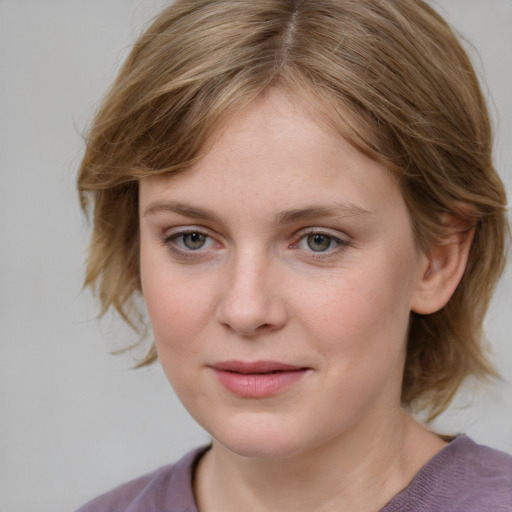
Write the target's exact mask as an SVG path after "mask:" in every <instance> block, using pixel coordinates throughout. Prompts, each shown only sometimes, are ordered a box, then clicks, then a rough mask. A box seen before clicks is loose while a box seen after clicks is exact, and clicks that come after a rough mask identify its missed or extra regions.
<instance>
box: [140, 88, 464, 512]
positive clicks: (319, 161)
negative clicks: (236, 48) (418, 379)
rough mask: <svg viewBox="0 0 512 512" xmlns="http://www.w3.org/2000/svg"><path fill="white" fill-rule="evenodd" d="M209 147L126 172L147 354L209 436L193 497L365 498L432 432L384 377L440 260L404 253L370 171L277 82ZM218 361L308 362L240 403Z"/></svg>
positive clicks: (374, 171)
mask: <svg viewBox="0 0 512 512" xmlns="http://www.w3.org/2000/svg"><path fill="white" fill-rule="evenodd" d="M210 147H211V149H210V150H209V151H208V153H207V154H206V156H205V157H204V158H203V159H202V160H201V161H199V163H197V164H196V165H195V166H194V167H192V168H191V169H189V170H187V171H186V172H184V173H182V174H179V175H177V176H160V177H156V178H148V179H145V180H143V181H142V182H141V183H140V244H141V245H140V256H141V262H140V269H141V281H142V288H143V294H144V297H145V300H146V303H147V308H148V312H149V316H150V319H151V323H152V327H153V333H154V336H155V341H156V346H157V351H158V354H159V359H160V361H161V364H162V366H163V369H164V371H165V373H166V375H167V377H168V379H169V381H170V383H171V384H172V386H173V388H174V389H175V391H176V393H177V394H178V396H179V397H180V399H181V400H182V402H183V404H184V405H185V407H186V408H187V409H188V411H189V412H190V413H191V414H192V416H193V417H194V418H195V419H196V420H197V421H198V422H199V423H200V424H201V425H202V426H203V427H204V428H205V429H206V430H207V431H208V432H209V433H210V434H211V436H212V437H213V445H212V448H211V449H210V451H208V452H207V454H206V455H205V456H204V457H203V458H202V459H201V462H200V464H199V467H198V469H197V471H196V475H195V482H194V485H195V493H196V499H197V502H198V505H199V508H200V510H201V511H202V512H208V511H215V510H223V511H226V512H228V511H231V510H233V511H235V510H237V511H239V510H257V511H260V510H261V511H266V510H274V511H275V510H280V511H287V510H293V511H300V510H313V509H314V510H325V511H328V510H351V511H359V510H360V511H363V510H378V509H379V508H381V507H382V506H384V504H385V503H386V502H387V501H388V500H389V499H390V498H392V496H394V495H395V494H396V493H397V492H399V491H400V490H401V489H403V488H404V487H405V486H406V485H407V483H408V482H409V481H410V480H411V479H412V478H413V476H414V475H415V473H416V472H417V471H418V470H419V469H420V468H421V466H422V465H424V464H425V463H426V462H427V461H428V460H429V459H430V458H431V457H432V456H433V455H434V454H435V453H437V452H438V451H439V450H440V449H442V448H443V446H444V444H445V443H444V442H443V441H441V439H440V438H438V437H437V436H435V435H434V434H432V433H431V432H429V431H427V430H426V429H424V428H423V427H422V426H420V425H419V424H417V423H416V422H415V421H414V420H413V419H412V418H410V417H409V416H408V415H407V414H405V413H404V412H403V410H402V409H401V406H400V388H401V379H402V373H403V365H404V358H405V346H406V339H407V332H408V323H409V316H410V312H411V310H415V311H422V312H425V311H430V310H432V309H435V308H437V307H439V304H441V303H443V302H445V301H446V300H448V298H449V295H450V293H451V292H450V290H449V289H447V286H446V285H445V286H444V287H443V286H441V285H439V283H441V284H443V283H444V282H447V281H448V280H447V279H444V280H443V279H442V277H436V276H437V274H438V273H439V272H438V269H439V268H445V267H447V265H448V263H447V262H449V261H451V260H450V258H449V257H448V256H447V255H446V254H443V255H441V256H440V258H439V261H438V262H436V264H435V265H434V264H433V260H432V256H427V255H425V254H423V253H421V252H420V251H419V250H418V249H417V247H416V245H415V241H414V238H413V234H412V230H411V223H410V218H409V214H408V211H407V208H406V206H405V203H404V201H403V198H402V196H401V194H400V191H399V189H398V186H397V184H396V182H395V180H394V179H393V178H392V176H391V175H390V174H389V173H388V172H387V171H386V169H384V168H383V167H382V166H381V165H379V164H378V163H376V162H374V161H372V160H370V159H368V158H367V157H365V156H364V155H362V154H360V153H358V152H357V151H356V150H355V149H354V148H353V147H351V146H350V145H349V144H348V143H347V142H346V141H344V140H341V139H340V138H338V137H336V136H334V135H332V134H330V133H328V132H327V131H325V130H324V129H323V128H322V127H321V126H320V124H319V123H317V122H316V120H315V118H314V116H313V115H311V114H309V113H307V112H305V111H303V110H302V109H301V108H299V107H298V106H297V105H296V104H295V103H294V102H293V101H292V100H288V99H286V98H285V97H284V96H283V95H281V94H279V93H277V92H275V93H273V94H271V95H269V96H268V97H266V98H262V99H259V100H257V101H255V102H254V103H252V104H251V105H250V106H248V107H247V108H246V109H245V110H243V111H242V112H240V113H239V114H238V115H237V116H236V117H235V118H234V119H232V120H230V121H229V122H228V123H227V124H226V125H225V126H224V127H223V129H222V130H219V131H218V135H217V138H216V139H214V140H212V141H210ZM306 210H307V211H306ZM183 233H185V234H183ZM191 233H192V234H191ZM315 234H316V235H317V238H314V235H315ZM318 236H320V238H318ZM308 237H309V238H308ZM201 244H203V245H201ZM319 249H320V250H319ZM439 262H440V263H439ZM459 266H460V265H459ZM457 268H458V267H457ZM436 279H437V281H436ZM456 280H457V275H455V276H454V277H453V281H454V282H455V281H456ZM450 282H451V281H450ZM432 283H434V284H435V283H437V284H438V286H437V287H435V286H434V285H433V284H432ZM429 286H430V288H429ZM450 286H451V285H450ZM226 360H238V361H260V360H272V361H279V362H281V363H287V364H291V365H296V366H299V367H301V368H307V371H305V372H304V375H303V376H302V377H301V378H300V379H299V380H298V381H297V382H295V383H294V384H292V385H291V386H288V387H286V388H284V389H282V390H281V391H279V392H278V393H276V394H274V395H272V396H269V397H264V398H246V397H240V396H238V395H236V394H233V393H231V392H230V391H228V390H227V389H226V388H225V387H223V386H222V385H221V384H220V383H219V379H218V378H217V375H216V373H215V371H213V370H212V368H211V366H212V365H214V364H215V363H217V362H219V361H226Z"/></svg>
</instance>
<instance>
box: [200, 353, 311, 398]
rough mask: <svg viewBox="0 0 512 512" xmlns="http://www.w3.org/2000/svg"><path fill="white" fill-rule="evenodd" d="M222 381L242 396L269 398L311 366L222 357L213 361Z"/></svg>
mask: <svg viewBox="0 0 512 512" xmlns="http://www.w3.org/2000/svg"><path fill="white" fill-rule="evenodd" d="M210 368H211V369H212V370H213V371H214V372H215V374H216V376H217V379H218V381H219V382H220V384H221V385H222V386H223V387H224V388H226V389H227V390H228V391H229V392H231V393H233V394H235V395H237V396H240V397H242V398H266V397H270V396H273V395H276V394H277V393H279V392H280V391H282V390H284V389H285V388H288V387H290V386H292V385H293V384H295V383H297V382H298V381H300V380H301V379H302V378H303V377H304V376H305V375H306V373H308V372H309V370H310V368H307V367H303V366H296V365H291V364H286V363H281V362H278V361H253V362H247V361H222V362H218V363H215V364H212V365H211V366H210Z"/></svg>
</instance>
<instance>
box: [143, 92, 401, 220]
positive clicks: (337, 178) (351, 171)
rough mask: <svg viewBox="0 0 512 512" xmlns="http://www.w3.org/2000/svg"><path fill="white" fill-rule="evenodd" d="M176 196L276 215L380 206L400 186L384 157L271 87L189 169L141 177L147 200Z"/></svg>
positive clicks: (220, 207) (365, 209)
mask: <svg viewBox="0 0 512 512" xmlns="http://www.w3.org/2000/svg"><path fill="white" fill-rule="evenodd" d="M170 198H172V200H173V201H175V202H180V203H187V204H189V203H194V202H201V203H202V204H204V205H208V207H209V208H213V209H216V210H218V211H224V212H228V211H230V212H231V213H233V214H235V213H237V214H239V213H241V212H247V211H248V210H252V211H258V212H265V213H268V214H269V215H278V214H279V211H282V210H287V211H290V210H294V209H303V208H304V207H310V206H315V207H319V206H322V205H323V204H329V205H338V206H339V205H348V206H349V207H350V208H351V209H352V211H353V212H355V211H357V210H359V211H360V212H372V211H375V212H379V211H384V210H385V209H386V208H387V206H388V202H389V200H390V199H393V198H395V199H396V198H399V199H400V193H399V190H398V187H397V185H396V183H395V181H394V179H393V177H392V176H391V175H390V173H388V172H387V170H386V169H385V168H384V167H383V166H382V165H381V164H379V163H378V162H376V161H374V160H372V159H370V158H368V157H366V156H365V155H363V154H362V153H360V152H359V151H357V150H356V149H355V148H354V147H353V146H352V145H351V144H349V143H348V142H347V141H346V140H344V139H343V138H342V137H340V136H339V135H336V134H334V133H333V132H332V131H330V130H328V129H326V128H325V127H324V126H323V124H322V123H321V122H320V121H319V116H318V115H316V113H315V112H312V111H311V109H307V110H306V109H304V108H302V106H301V105H299V104H298V103H297V102H295V101H293V100H291V99H290V98H288V97H285V96H284V95H281V94H273V95H270V96H267V97H264V98H259V99H258V100H255V101H253V102H252V103H251V104H250V105H249V106H247V107H246V108H245V109H243V110H241V111H240V112H239V113H238V114H237V115H236V116H234V117H232V118H231V119H230V120H229V121H227V122H225V123H224V124H223V125H221V126H220V127H219V128H218V130H217V131H216V133H215V134H214V136H213V137H212V138H211V139H210V140H209V141H208V142H207V144H206V146H205V154H204V156H203V158H201V159H200V160H199V162H197V163H196V164H195V165H193V166H192V167H191V168H189V169H188V170H186V171H184V172H182V173H180V174H178V175H175V176H165V175H164V176H160V177H158V178H151V179H146V180H142V183H141V198H140V199H141V208H144V209H147V208H148V207H150V206H151V205H152V204H155V203H158V202H159V201H160V202H161V201H167V200H169V199H170ZM254 199H257V200H256V201H255V200H254ZM347 211H348V209H347Z"/></svg>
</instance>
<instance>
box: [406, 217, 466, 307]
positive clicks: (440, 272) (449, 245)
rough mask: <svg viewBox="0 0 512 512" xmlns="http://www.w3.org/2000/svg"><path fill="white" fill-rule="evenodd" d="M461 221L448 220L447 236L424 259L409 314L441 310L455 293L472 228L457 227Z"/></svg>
mask: <svg viewBox="0 0 512 512" xmlns="http://www.w3.org/2000/svg"><path fill="white" fill-rule="evenodd" d="M460 223H461V222H460V219H458V220H455V219H454V218H450V219H447V221H446V222H445V226H446V228H447V230H446V232H447V235H446V236H445V237H443V239H442V240H441V241H440V242H439V243H438V244H436V245H434V246H433V247H432V248H431V249H430V251H429V252H428V254H424V255H423V261H422V265H421V268H420V275H419V279H418V286H417V289H416V292H415V294H414V297H413V301H412V304H411V310H412V311H414V312H415V313H419V314H422V315H428V314H431V313H435V312H436V311H439V310H440V309H442V308H443V307H444V306H445V305H446V304H447V303H448V301H449V300H450V298H451V296H452V295H453V293H454V292H455V290H456V288H457V286H458V284H459V282H460V280H461V279H462V276H463V274H464V271H465V269H466V264H467V261H468V256H469V250H470V248H471V242H472V241H473V235H474V228H472V227H470V228H468V226H467V225H466V226H465V229H464V228H462V229H461V226H460Z"/></svg>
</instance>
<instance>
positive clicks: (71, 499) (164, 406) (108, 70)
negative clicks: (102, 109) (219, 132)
mask: <svg viewBox="0 0 512 512" xmlns="http://www.w3.org/2000/svg"><path fill="white" fill-rule="evenodd" d="M163 4H164V2H163V1H162V0H138V1H137V0H87V1H86V0H0V73H1V75H0V169H1V171H0V180H1V181H0V233H1V242H0V315H1V317H0V318H1V321H0V340H1V345H0V347H1V348H0V350H1V352H0V390H1V392H0V512H33V511H38V512H50V511H51V512H64V511H70V510H73V509H74V508H76V507H77V506H78V505H79V504H81V503H83V502H84V501H86V500H88V499H90V498H91V497H93V496H94V495H97V494H98V493H100V492H103V491H105V490H107V489H109V488H111V487H112V486H114V485H116V484H118V483H120V482H122V481H125V480H127V479H128V478H131V477H134V476H137V475H140V474H141V473H143V472H147V471H149V470H151V469H153V468H156V467H157V466H159V465H162V464H166V463H169V462H171V461H173V460H175V459H176V458H177V457H179V456H180V455H182V454H183V453H185V452H186V451H187V450H189V449H190V448H191V447H193V446H195V445H197V444H199V443H204V442H205V441H206V440H207V435H206V434H205V433H204V432H203V431H202V430H201V429H200V428H199V427H197V426H196V425H195V424H194V423H193V422H192V420H190V419H189V418H188V416H187V413H186V412H185V411H184V410H183V408H182V406H181V405H180V404H179V402H178V401H177V399H176V398H175V397H174V395H173V393H172V391H171V390H170V388H169V385H168V384H167V381H166V380H165V378H164V376H163V374H162V371H161V370H160V368H159V367H158V365H155V366H153V367H152V368H149V369H143V370H138V371H135V370H130V367H131V365H132V364H133V359H131V358H130V356H119V357H116V356H112V355H109V354H108V352H109V351H111V350H113V349H115V348H116V347H119V346H120V345H122V344H123V343H125V341H126V339H127V338H129V339H131V340H132V341H133V336H131V334H130V333H129V331H128V330H127V329H126V328H124V327H123V326H122V325H121V323H120V322H119V321H118V320H117V319H115V318H111V317H109V318H107V319H105V320H104V321H102V322H101V323H99V322H97V321H96V320H94V316H95V313H96V311H97V309H96V304H95V303H94V301H93V300H92V298H91V297H90V295H89V293H88V292H81V280H82V277H83V266H82V264H83V260H84V254H85V247H86V243H87V233H88V226H87V223H86V222H85V221H84V219H83V218H82V216H81V213H80V211H79V208H78V204H77V197H76V193H75V191H74V176H75V172H76V168H77V166H78V163H79V161H80V155H81V152H82V150H83V142H82V138H81V134H82V133H84V131H85V129H86V127H87V124H88V122H89V121H90V119H91V117H92V114H93V112H94V110H95V108H96V107H97V105H98V101H99V99H100V98H101V96H102V93H103V92H104V91H105V89H106V87H107V86H108V84H109V83H110V82H111V80H112V79H113V77H114V75H115V71H116V69H117V68H118V66H119V64H120V63H121V62H122V59H123V57H125V56H126V54H127V51H128V49H129V44H130V42H132V41H133V40H134V38H135V36H136V35H137V34H138V33H139V31H140V28H141V26H142V25H143V23H144V22H146V21H147V20H148V19H149V18H150V17H151V16H153V15H154V14H156V12H157V11H158V10H159V8H160V7H161V6H162V5H163ZM438 4H439V6H440V8H441V10H442V11H444V12H445V14H447V15H448V17H449V19H451V21H452V23H454V25H455V26H456V27H457V28H458V29H459V30H460V31H461V32H462V33H463V34H464V35H465V36H466V37H467V39H468V40H469V41H470V42H471V44H469V43H468V45H467V46H468V48H469V51H470V53H471V54H472V56H473V60H474V61H475V63H476V65H477V67H478V69H479V70H480V72H481V74H482V75H483V76H484V77H485V79H486V81H487V84H488V89H489V96H490V97H491V109H492V111H493V116H494V118H495V125H496V126H497V152H496V163H497V165H498V168H499V170H500V173H501V175H502V176H503V177H504V179H505V181H506V183H507V186H508V190H509V195H510V196H512V144H511V142H512V95H511V93H510V90H511V84H512V32H511V30H510V26H512V0H488V1H484V0H439V2H438ZM473 45H474V46H473ZM475 48H477V49H478V51H476V50H475ZM490 249H491V248H490ZM487 325H488V329H487V332H488V337H489V339H490V340H491V342H492V349H493V353H494V360H495V361H496V363H497V365H498V367H499V369H500V370H501V372H502V374H503V375H504V377H505V379H506V381H505V382H503V383H500V384H499V385H497V386H494V387H493V388H490V389H487V390H486V389H483V388H477V389H469V388H467V389H465V390H463V392H462V393H461V394H460V396H459V398H458V400H457V402H456V404H455V406H454V407H453V408H452V409H450V411H449V412H448V413H447V414H445V415H444V416H443V418H441V419H440V421H439V422H438V424H437V428H439V429H440V430H442V431H444V432H451V433H454V432H461V431H465V432H468V433H469V434H471V435H472V436H473V437H474V438H475V439H476V440H478V441H480V442H483V443H486V444H489V445H491V446H494V447H498V448H501V449H504V450H507V451H509V452H512V392H511V391H512V389H511V385H510V380H511V379H510V376H511V373H512V371H511V370H512V343H511V340H510V332H511V331H512V274H511V269H510V268H509V269H508V274H507V275H506V276H505V278H504V280H503V281H502V283H501V286H500V288H499V290H498V294H497V296H496V299H495V301H494V303H493V307H492V310H491V312H490V314H489V317H488V322H487ZM507 380H508V382H507Z"/></svg>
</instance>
